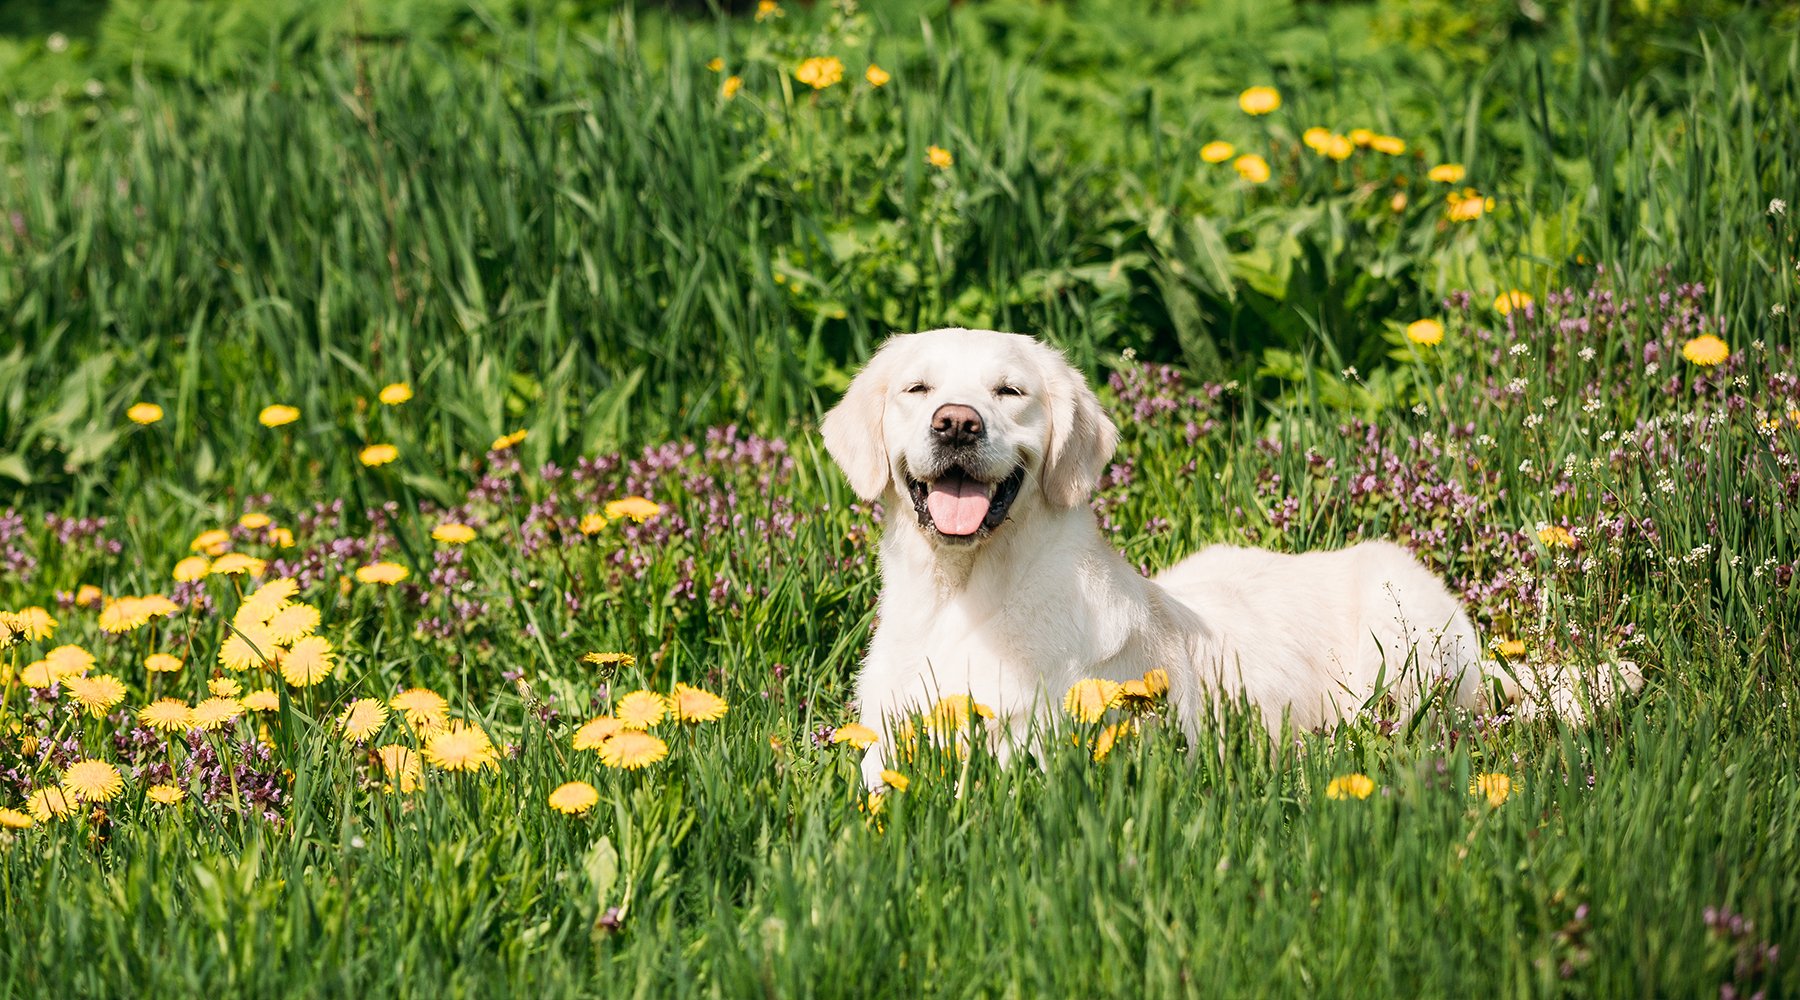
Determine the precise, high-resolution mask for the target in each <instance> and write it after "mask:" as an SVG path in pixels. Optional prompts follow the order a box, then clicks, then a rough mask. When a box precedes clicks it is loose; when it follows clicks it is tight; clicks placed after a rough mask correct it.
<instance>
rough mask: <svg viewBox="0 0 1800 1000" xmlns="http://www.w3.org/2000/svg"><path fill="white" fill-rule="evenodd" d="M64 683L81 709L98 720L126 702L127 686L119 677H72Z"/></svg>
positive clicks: (104, 675) (99, 675)
mask: <svg viewBox="0 0 1800 1000" xmlns="http://www.w3.org/2000/svg"><path fill="white" fill-rule="evenodd" d="M64 683H65V684H66V685H67V687H68V689H69V695H70V697H72V698H74V699H75V700H76V701H78V702H80V703H81V707H82V708H85V709H87V711H88V714H89V715H91V716H93V717H94V718H96V719H98V718H100V717H102V716H104V715H105V714H106V713H107V712H110V711H112V708H113V706H114V705H117V704H118V703H119V702H122V701H124V700H125V684H124V682H123V681H120V680H119V679H118V678H117V677H110V676H108V675H106V674H92V675H90V676H87V677H71V678H69V679H68V680H67V681H65V682H64Z"/></svg>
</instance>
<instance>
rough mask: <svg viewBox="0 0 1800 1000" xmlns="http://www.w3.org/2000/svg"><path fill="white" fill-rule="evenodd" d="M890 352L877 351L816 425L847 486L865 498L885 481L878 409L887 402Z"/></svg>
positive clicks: (876, 494) (872, 495)
mask: <svg viewBox="0 0 1800 1000" xmlns="http://www.w3.org/2000/svg"><path fill="white" fill-rule="evenodd" d="M889 343H892V341H889ZM891 355H892V351H890V350H887V349H885V348H884V349H883V350H880V351H876V352H875V356H874V357H872V358H870V359H869V363H868V364H866V365H864V366H863V369H862V371H860V372H858V373H857V374H856V378H854V379H852V380H851V381H850V388H849V389H848V390H847V391H846V392H845V393H844V398H843V399H841V400H838V405H836V406H834V407H832V408H831V412H830V413H827V414H825V421H824V422H823V423H821V424H820V425H819V432H820V433H821V434H822V435H824V437H825V450H826V451H828V452H830V453H831V457H832V459H833V460H835V461H836V462H837V464H838V467H839V468H841V469H843V470H844V475H845V476H846V477H848V478H849V480H850V488H851V489H852V490H855V491H856V495H857V496H859V497H862V498H863V499H864V500H874V499H877V498H879V497H880V496H881V494H882V493H883V492H884V491H886V490H887V485H888V452H887V441H886V440H885V439H884V438H883V437H882V433H881V413H882V410H883V409H884V408H885V407H886V406H887V396H888V381H889V374H888V370H889V369H890V368H892V367H893V365H892V364H891Z"/></svg>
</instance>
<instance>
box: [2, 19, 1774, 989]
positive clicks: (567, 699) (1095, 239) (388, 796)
mask: <svg viewBox="0 0 1800 1000" xmlns="http://www.w3.org/2000/svg"><path fill="white" fill-rule="evenodd" d="M1797 27H1800V15H1796V13H1795V12H1794V11H1793V10H1792V9H1791V8H1787V7H1783V6H1780V5H1760V4H1748V5H1746V4H1737V3H1713V2H1710V0H1679V2H1677V0H1643V2H1620V3H1607V2H1594V3H1583V4H1571V5H1530V4H1517V3H1510V2H1499V0H1492V2H1474V3H1458V4H1448V3H1440V2H1437V0H1396V2H1392V3H1382V4H1364V3H1334V4H1317V3H1298V2H1283V0H1258V2H1241V0H1196V2H1192V3H1174V2H1169V3H1149V4H1142V3H1128V2H1125V0H1082V2H1073V3H1068V4H1060V5H1053V4H1042V3H1034V2H1023V0H995V2H991V3H975V2H970V3H964V4H954V5H953V4H948V3H944V2H929V0H892V2H883V3H869V4H866V5H858V4H855V3H851V2H848V0H837V2H831V3H827V2H820V3H817V4H813V5H805V4H799V3H795V2H786V3H775V2H763V3H751V4H744V5H740V6H738V7H736V8H733V9H732V10H729V11H721V10H710V9H708V8H707V7H705V6H701V5H694V6H691V7H688V6H681V5H677V6H675V7H674V8H673V9H663V8H659V7H658V8H641V9H634V8H632V7H630V6H620V5H612V4H595V5H583V4H575V3H564V2H557V0H495V2H492V3H485V4H469V3H460V2H450V0H404V2H396V3H391V4H382V5H367V6H365V5H362V4H355V3H351V4H344V5H336V4H313V3H300V2H298V0H271V2H266V3H257V4H251V3H248V2H244V3H237V2H232V3H201V2H198V0H113V2H111V3H82V4H75V5H64V6H61V7H59V6H58V5H56V4H31V3H27V4H23V5H20V6H16V7H12V8H11V10H10V11H9V12H8V13H6V14H0V81H3V82H4V84H5V93H6V94H7V95H8V99H9V104H10V107H9V109H8V116H7V119H6V122H5V124H4V125H3V126H0V177H3V180H0V208H3V209H4V211H5V214H6V216H7V218H6V222H5V224H4V225H0V260H4V261H5V262H6V265H5V266H4V267H0V322H3V324H4V326H3V327H0V330H3V332H0V612H4V614H0V898H3V900H4V907H5V911H4V912H5V914H6V920H5V930H4V932H0V993H4V994H5V995H8V996H11V995H20V996H46V995H48V996H116V995H124V994H145V995H149V994H153V993H173V994H175V995H192V994H199V993H202V992H215V993H226V994H230V995H294V994H306V995H336V994H346V993H351V992H366V993H374V994H396V995H408V996H411V995H436V994H449V995H456V996H467V995H473V996H491V995H510V994H526V993H534V994H544V995H618V994H631V995H651V996H661V995H683V996H685V995H709V996H719V997H738V996H745V995H750V994H763V995H772V996H802V995H804V996H815V995H816V996H916V995H933V996H938V995H954V996H1097V995H1121V994H1123V995H1152V996H1173V995H1191V996H1218V995H1229V996H1238V995H1376V996H1387V995H1420V996H1461V995H1470V996H1489V995H1508V996H1515V995H1517V996H1524V995H1530V996H1540V995H1555V996H1572V997H1573V996H1617V995H1630V996H1639V995H1669V996H1707V997H1711V996H1715V995H1716V996H1718V997H1720V998H1721V1000H1729V998H1748V997H1753V996H1762V997H1778V996H1788V995H1795V994H1797V993H1800V971H1796V958H1797V957H1800V714H1797V713H1796V712H1795V710H1794V706H1793V700H1794V697H1795V695H1794V692H1795V690H1796V684H1800V670H1797V669H1796V667H1795V665H1794V657H1795V652H1796V648H1795V647H1796V636H1797V635H1800V631H1797V630H1800V599H1797V595H1800V591H1797V589H1796V583H1795V579H1794V577H1795V568H1796V566H1795V563H1796V558H1797V557H1796V541H1797V539H1800V516H1797V513H1796V504H1800V467H1797V465H1796V458H1795V455H1796V451H1797V450H1800V359H1796V357H1795V354H1794V344H1795V333H1796V328H1795V318H1794V317H1795V310H1796V309H1800V224H1797V223H1796V221H1795V212H1796V211H1800V207H1794V208H1791V207H1790V204H1792V205H1795V206H1800V131H1796V130H1795V129H1794V128H1793V127H1792V123H1793V122H1795V121H1797V120H1800V41H1797V40H1796V39H1800V32H1796V30H1795V29H1796V28H1797ZM951 325H968V326H980V327H992V328H999V329H1010V330H1016V331H1021V332H1030V333H1034V334H1037V335H1040V336H1042V337H1044V338H1046V339H1047V340H1049V341H1051V342H1053V343H1055V344H1057V345H1058V346H1059V347H1061V348H1062V349H1064V350H1065V351H1066V352H1067V353H1068V355H1069V356H1070V358H1071V359H1072V360H1074V361H1075V362H1076V363H1077V364H1078V365H1079V366H1081V367H1082V368H1084V369H1085V370H1086V371H1087V372H1089V373H1090V375H1091V376H1092V377H1093V378H1094V380H1095V383H1096V384H1097V385H1100V386H1101V387H1102V397H1103V400H1104V401H1105V402H1106V405H1107V407H1108V409H1109V411H1110V412H1111V413H1112V415H1113V416H1114V418H1115V419H1116V420H1117V421H1118V422H1119V424H1120V427H1121V431H1122V445H1121V449H1120V452H1119V455H1118V458H1117V459H1116V464H1115V465H1114V466H1113V468H1112V469H1111V470H1110V472H1109V473H1108V475H1107V476H1106V478H1105V480H1104V481H1103V483H1102V489H1101V491H1100V493H1099V495H1098V496H1097V497H1096V499H1095V507H1096V510H1097V511H1098V512H1099V514H1100V521H1101V525H1102V529H1103V530H1104V531H1105V532H1106V533H1107V534H1108V535H1109V537H1110V538H1111V539H1112V541H1113V542H1114V544H1115V545H1117V546H1118V547H1119V548H1120V549H1121V550H1122V551H1124V552H1125V553H1126V554H1127V556H1128V557H1129V558H1130V559H1131V560H1132V561H1133V562H1134V563H1137V564H1139V565H1141V566H1143V567H1144V568H1145V569H1146V571H1153V570H1155V569H1157V568H1160V567H1162V566H1165V565H1168V564H1169V563H1171V562H1173V561H1174V560H1176V559H1178V558H1179V557H1181V556H1182V555H1183V554H1185V553H1188V552H1191V551H1193V550H1194V549H1196V548H1198V547H1200V546H1202V545H1205V544H1209V543H1213V542H1221V541H1223V542H1233V543H1240V544H1254V545H1262V546H1267V547H1270V548H1275V549H1280V550H1287V551H1302V550H1307V549H1313V548H1321V547H1331V546H1336V545H1341V544H1344V543H1346V542H1349V541H1353V540H1357V539H1364V538H1392V539H1394V540H1396V541H1399V542H1400V543H1401V544H1404V545H1406V546H1407V547H1408V548H1410V549H1411V550H1412V551H1414V552H1415V553H1417V554H1418V555H1419V556H1420V557H1421V558H1422V559H1424V560H1425V561H1426V562H1427V563H1428V564H1430V565H1431V566H1432V567H1433V568H1434V569H1435V570H1437V571H1439V572H1441V573H1443V574H1444V576H1445V577H1446V579H1448V580H1449V581H1450V583H1451V586H1452V588H1453V589H1454V590H1455V591H1456V592H1457V593H1458V594H1460V595H1461V597H1462V598H1463V600H1464V601H1465V603H1466V606H1467V607H1468V609H1469V611H1470V613H1471V615H1472V617H1473V618H1474V620H1475V622H1476V624H1477V627H1478V629H1479V630H1480V631H1481V633H1482V635H1483V636H1484V638H1485V639H1486V641H1488V643H1489V647H1490V649H1491V650H1492V653H1493V655H1494V657H1495V658H1496V660H1497V661H1498V662H1502V663H1505V664H1507V665H1508V666H1510V667H1512V668H1514V669H1530V668H1532V667H1534V666H1536V665H1539V664H1545V663H1571V664H1577V665H1582V666H1594V665H1597V664H1601V663H1604V662H1606V661H1607V660H1608V659H1610V658H1618V657H1624V658H1627V659H1630V660H1633V661H1635V662H1636V663H1638V664H1639V665H1641V666H1642V668H1643V670H1644V672H1645V674H1646V677H1647V683H1646V685H1645V688H1644V690H1643V691H1642V692H1640V693H1638V694H1637V695H1634V696H1632V697H1630V698H1627V699H1625V700H1623V701H1621V702H1620V703H1618V704H1614V705H1609V706H1600V707H1597V708H1596V709H1595V711H1594V712H1593V717H1592V719H1591V720H1590V721H1588V722H1586V723H1583V724H1578V725H1571V724H1567V723H1564V722H1561V721H1558V720H1556V719H1551V718H1542V717H1533V718H1524V717H1515V716H1514V715H1512V714H1501V715H1497V716H1495V715H1467V714H1463V713H1459V712H1456V711H1452V710H1449V709H1446V708H1442V707H1436V706H1433V707H1429V708H1428V709H1427V710H1426V711H1424V712H1421V713H1420V714H1419V715H1417V716H1415V717H1413V718H1410V719H1402V718H1400V717H1398V716H1397V713H1395V712H1393V711H1392V706H1391V705H1387V704H1383V703H1381V702H1379V701H1378V702H1377V703H1374V704H1371V705H1369V706H1368V707H1367V708H1366V710H1365V711H1364V712H1363V713H1362V714H1361V715H1359V716H1358V717H1356V718H1353V719H1349V720H1345V721H1344V722H1343V723H1342V724H1341V725H1340V726H1338V727H1335V728H1333V729H1330V730H1326V731H1300V732H1295V731H1291V730H1290V731H1284V732H1283V733H1280V734H1277V735H1276V738H1275V741H1274V744H1273V745H1274V747H1275V752H1274V753H1271V752H1270V746H1271V744H1270V742H1269V739H1268V737H1267V736H1265V735H1264V734H1263V733H1262V732H1260V731H1259V730H1257V729H1256V728H1255V726H1254V725H1253V723H1252V722H1251V721H1250V718H1249V716H1247V715H1246V714H1245V713H1243V712H1241V711H1238V710H1237V709H1235V708H1234V707H1232V706H1225V707H1224V708H1222V710H1221V711H1220V712H1219V713H1218V716H1217V717H1216V718H1215V719H1213V720H1212V721H1211V726H1210V731H1209V732H1207V733H1206V734H1204V735H1203V737H1202V738H1201V739H1199V740H1197V741H1196V742H1195V743H1193V744H1191V745H1190V744H1189V743H1188V741H1187V740H1186V739H1185V738H1183V737H1182V736H1181V734H1180V732H1179V730H1178V729H1177V728H1176V727H1173V726H1170V725H1168V723H1167V720H1166V716H1167V709H1166V706H1165V705H1164V704H1163V703H1162V701H1161V699H1160V698H1159V697H1158V692H1157V685H1156V683H1155V681H1156V678H1154V677H1150V678H1147V680H1146V683H1145V685H1144V686H1143V687H1142V688H1141V689H1138V688H1134V689H1133V690H1131V691H1114V690H1101V691H1096V692H1090V693H1093V694H1095V695H1096V696H1097V697H1096V700H1094V701H1091V702H1088V703H1086V704H1082V703H1080V702H1075V701H1072V702H1071V704H1070V706H1069V709H1068V710H1067V711H1065V712H1064V713H1063V714H1062V715H1061V716H1060V717H1059V718H1058V719H1057V720H1056V722H1055V725H1054V727H1053V732H1050V733H1048V734H1047V735H1046V741H1047V745H1048V746H1050V747H1051V748H1052V750H1051V752H1049V753H1048V754H1047V760H1046V763H1045V766H1044V767H1042V768H1036V767H1030V766H1023V767H1018V766H1015V767H1008V768H1001V767H999V766H997V765H996V764H995V762H994V761H993V759H992V758H991V756H989V755H988V754H987V753H986V752H985V751H984V750H982V749H981V748H980V746H979V745H976V746H975V747H974V748H973V749H972V750H971V749H967V748H966V747H964V748H962V749H960V750H959V746H961V744H959V743H958V742H957V741H956V740H955V739H954V738H953V734H955V733H958V732H964V731H968V730H971V729H979V728H980V727H982V726H983V725H984V724H985V723H984V721H983V719H982V717H981V715H980V712H979V710H978V709H977V707H976V706H971V705H966V704H957V703H955V702H954V701H952V702H950V703H948V704H945V705H942V706H940V710H939V711H935V712H933V713H932V714H931V715H930V716H929V717H926V718H921V719H919V720H917V723H918V726H919V727H920V731H921V732H924V733H930V734H935V735H939V736H945V737H948V738H945V739H940V740H932V739H921V740H919V741H918V742H917V744H916V745H915V746H914V747H913V748H912V749H911V751H910V752H909V753H908V754H907V755H906V757H905V759H904V760H903V762H902V763H901V764H900V766H899V767H898V768H897V773H896V774H895V775H894V776H893V778H892V779H890V787H889V788H888V789H886V790H885V792H881V793H874V794H871V793H869V792H867V791H866V790H865V789H864V787H863V785H862V782H861V780H860V776H859V773H858V768H857V764H858V761H859V760H860V756H861V751H860V745H862V744H864V743H865V742H866V740H867V739H868V738H869V737H871V736H872V735H873V734H870V733H863V732H859V731H858V730H857V728H856V727H853V726H850V725H849V723H851V722H852V721H853V720H854V719H855V717H856V713H855V711H854V708H853V706H851V705H850V704H849V703H848V702H849V699H850V698H851V681H852V679H853V677H854V673H855V670H856V666H857V662H858V659H859V656H860V652H861V650H862V648H863V646H864V644H865V643H866V641H867V639H868V636H869V633H870V629H871V624H872V620H873V613H874V599H875V592H876V591H875V588H876V567H875V558H874V540H875V538H876V537H877V536H878V533H879V530H880V525H881V519H882V516H883V512H882V511H881V510H880V509H879V506H878V505H877V506H875V507H873V508H871V507H870V506H869V505H864V504H858V503H857V502H856V500H855V498H854V496H852V495H851V493H850V491H849V489H848V486H847V484H846V483H845V482H844V481H843V479H842V477H841V475H840V474H839V472H838V471H837V470H836V469H835V468H834V467H833V466H832V465H831V463H830V461H829V459H828V458H827V457H826V456H825V454H824V452H823V448H822V446H821V445H820V443H819V440H818V437H817V431H816V426H817V420H818V417H819V415H820V414H821V413H823V412H824V410H825V409H827V408H828V407H829V406H830V405H832V403H833V402H834V401H835V399H836V398H837V395H838V394H839V393H841V391H842V390H843V388H844V386H845V385H846V384H847V381H848V379H849V377H850V375H851V374H852V373H853V372H854V371H855V370H856V367H857V365H858V364H859V363H860V362H861V361H862V360H864V359H865V358H866V357H867V356H868V354H869V352H870V351H871V350H873V348H874V347H875V346H876V345H878V344H879V343H880V341H881V339H882V337H884V336H885V335H887V334H888V333H890V332H896V331H909V330H917V329H925V328H931V327H938V326H951Z"/></svg>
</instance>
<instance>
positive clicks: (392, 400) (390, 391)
mask: <svg viewBox="0 0 1800 1000" xmlns="http://www.w3.org/2000/svg"><path fill="white" fill-rule="evenodd" d="M412 397H413V391H412V386H410V385H407V384H406V383H405V382H389V383H388V384H387V385H384V386H382V387H381V392H380V394H379V395H377V396H376V397H375V398H376V399H379V400H381V403H382V405H383V406H399V405H400V404H401V403H404V402H406V401H407V400H409V399H411V398H412Z"/></svg>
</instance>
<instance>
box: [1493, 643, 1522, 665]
mask: <svg viewBox="0 0 1800 1000" xmlns="http://www.w3.org/2000/svg"><path fill="white" fill-rule="evenodd" d="M1494 648H1495V651H1496V652H1498V653H1499V654H1500V655H1501V656H1504V657H1506V658H1507V659H1509V660H1516V659H1518V658H1519V657H1521V656H1524V655H1525V640H1523V639H1508V640H1506V641H1505V642H1502V643H1501V644H1500V645H1498V646H1496V647H1494Z"/></svg>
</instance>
